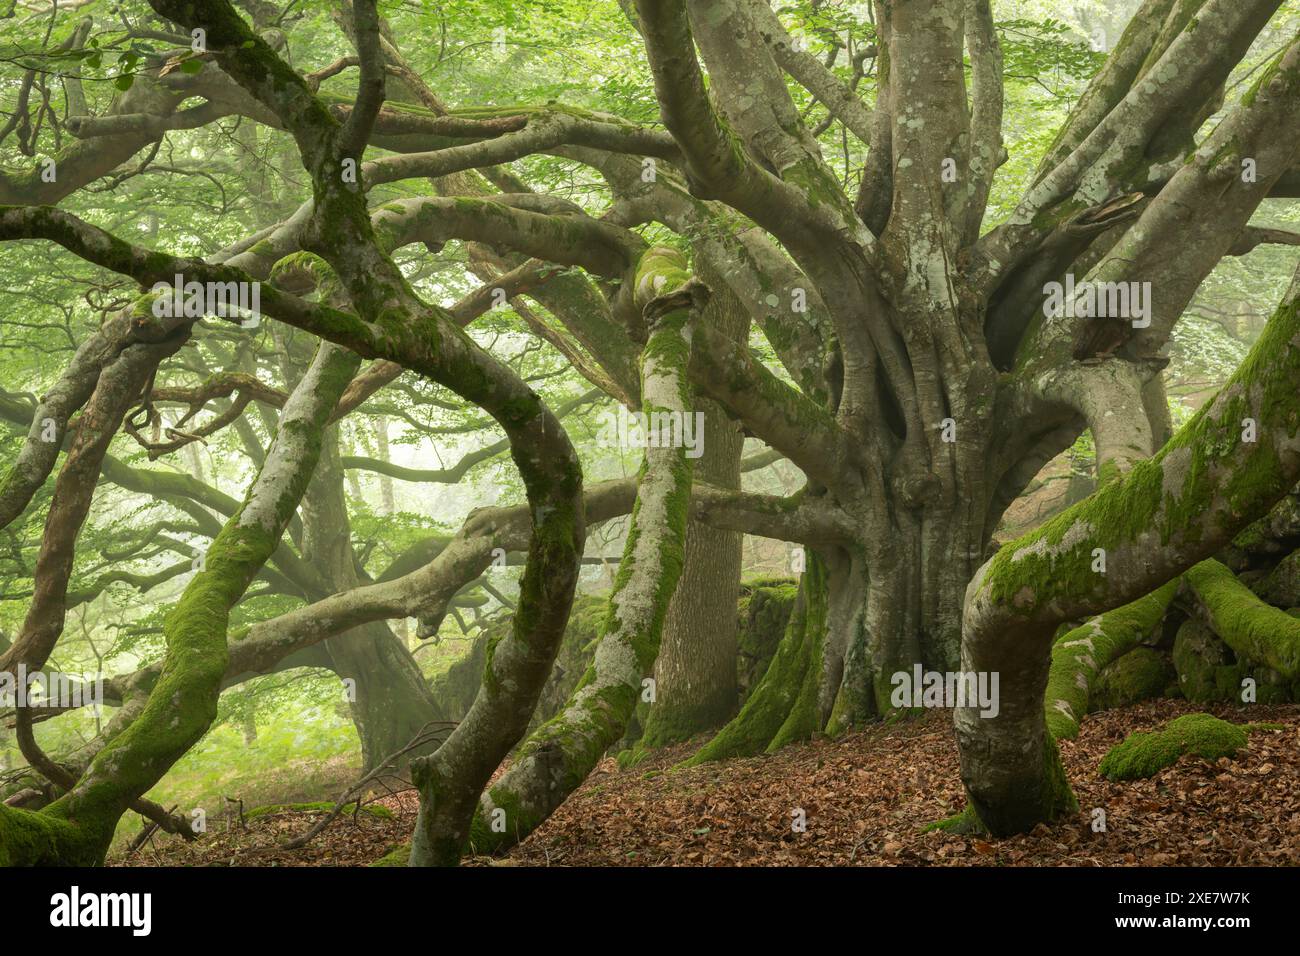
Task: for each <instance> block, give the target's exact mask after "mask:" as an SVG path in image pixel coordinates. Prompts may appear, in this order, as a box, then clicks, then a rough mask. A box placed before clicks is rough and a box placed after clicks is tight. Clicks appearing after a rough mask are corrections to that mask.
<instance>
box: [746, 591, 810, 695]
mask: <svg viewBox="0 0 1300 956" xmlns="http://www.w3.org/2000/svg"><path fill="white" fill-rule="evenodd" d="M798 594H799V586H798V584H797V583H796V582H795V581H794V579H792V578H751V579H750V580H748V581H745V582H742V584H741V586H740V603H739V605H738V607H737V611H738V613H739V614H740V629H739V631H738V632H737V633H738V637H737V644H738V651H739V654H738V656H737V660H736V685H737V687H738V688H739V690H740V700H739V703H741V704H743V703H744V702H745V701H746V700H747V699H748V698H749V694H750V692H751V691H752V690H753V689H754V686H755V685H756V684H758V682H759V681H760V680H761V679H762V677H763V675H764V674H765V673H766V672H767V665H768V664H770V663H772V656H773V655H774V654H775V653H776V648H777V645H779V644H780V643H781V636H782V635H783V634H785V626H786V623H787V622H788V621H789V620H790V613H791V612H792V611H793V610H794V602H795V598H796V597H797V596H798Z"/></svg>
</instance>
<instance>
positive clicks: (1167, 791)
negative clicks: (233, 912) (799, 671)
mask: <svg viewBox="0 0 1300 956" xmlns="http://www.w3.org/2000/svg"><path fill="white" fill-rule="evenodd" d="M1198 711H1208V712H1210V713H1214V714H1216V715H1217V716H1219V717H1222V718H1224V719H1226V720H1232V721H1235V722H1238V723H1246V722H1250V723H1265V722H1269V723H1279V724H1285V725H1286V729H1284V730H1271V731H1258V732H1254V733H1251V735H1250V743H1249V747H1248V749H1247V750H1245V751H1243V752H1241V753H1239V754H1238V755H1237V757H1236V758H1235V759H1231V760H1229V759H1226V758H1224V759H1221V760H1219V761H1217V762H1216V763H1209V762H1207V761H1204V760H1201V759H1199V758H1196V757H1194V756H1184V757H1183V758H1182V759H1181V760H1180V761H1179V762H1178V763H1177V764H1175V765H1174V766H1172V767H1168V768H1166V769H1165V770H1162V771H1161V772H1160V773H1158V774H1157V775H1156V776H1155V777H1153V778H1151V779H1149V780H1139V781H1133V782H1127V783H1112V782H1110V781H1108V780H1106V779H1105V778H1103V777H1101V776H1100V775H1099V774H1098V773H1097V764H1098V762H1099V761H1100V760H1101V758H1102V756H1103V755H1104V754H1105V753H1106V751H1107V750H1108V749H1109V748H1110V747H1112V746H1114V745H1115V744H1117V743H1119V742H1120V741H1121V740H1123V739H1124V737H1125V736H1127V735H1128V734H1130V733H1133V732H1135V731H1148V730H1155V729H1157V728H1159V727H1161V726H1163V725H1164V724H1165V723H1166V722H1168V721H1169V720H1171V719H1173V718H1174V717H1177V716H1179V715H1181V714H1185V713H1195V712H1198ZM700 743H702V740H701V741H696V742H694V743H690V744H683V745H681V746H678V747H673V748H669V749H666V750H664V751H660V752H657V753H656V754H655V755H654V756H653V757H652V758H651V759H649V760H647V761H646V762H644V763H642V764H640V765H639V766H637V767H635V768H632V769H628V770H620V769H619V768H618V766H617V764H616V763H615V761H614V760H612V759H606V760H604V761H602V763H601V764H600V766H599V767H597V769H596V771H595V772H594V773H593V774H592V775H591V777H590V778H588V780H587V781H586V782H585V783H584V784H583V786H582V787H581V788H580V789H579V790H578V792H577V793H575V794H574V795H573V796H572V797H571V798H570V799H569V800H568V801H567V802H566V803H565V804H564V805H563V806H562V807H561V808H560V809H559V810H558V811H557V812H556V813H555V815H554V816H552V817H551V819H550V820H548V821H547V822H546V823H545V824H544V825H543V826H541V827H540V828H539V829H538V830H537V831H536V832H535V833H533V834H532V835H531V836H530V837H529V838H528V839H527V840H525V841H524V842H523V843H522V844H521V845H519V846H518V847H515V848H514V849H513V850H512V851H511V852H510V853H508V854H507V855H506V856H504V857H502V858H497V859H490V858H485V857H483V858H473V859H471V860H469V861H467V862H468V863H469V864H471V865H473V864H480V865H498V866H500V865H524V866H547V865H550V866H661V865H682V866H712V865H722V866H731V865H801V866H809V865H876V866H879V865H888V866H909V865H921V866H926V865H935V866H969V865H978V866H989V865H994V866H996V865H1017V866H1053V865H1075V866H1115V865H1133V864H1140V865H1155V866H1200V865H1245V864H1252V865H1277V864H1282V865H1287V864H1290V865H1296V864H1300V706H1297V705H1287V706H1264V705H1259V704H1255V705H1251V706H1249V707H1248V708H1243V707H1235V706H1214V705H1210V706H1204V705H1192V704H1188V703H1187V702H1185V701H1181V700H1161V701H1149V702H1146V703H1143V704H1140V705H1137V706H1134V707H1128V708H1124V709H1122V710H1114V711H1105V712H1101V713H1096V714H1092V715H1090V716H1089V717H1087V718H1086V719H1085V720H1084V722H1083V725H1082V728H1081V732H1080V734H1079V737H1078V739H1077V740H1073V741H1063V742H1062V743H1061V758H1062V761H1063V763H1064V765H1065V768H1066V772H1067V773H1068V774H1069V776H1070V780H1071V782H1072V784H1073V786H1074V792H1075V795H1076V796H1077V797H1078V799H1079V807H1080V811H1079V813H1078V814H1077V815H1072V816H1070V817H1067V818H1065V819H1062V820H1060V821H1058V822H1057V823H1056V824H1055V825H1053V826H1050V827H1049V826H1044V825H1040V826H1039V827H1038V828H1037V829H1036V830H1034V831H1033V832H1032V833H1029V834H1026V835H1023V836H1018V837H1014V838H1011V839H1005V840H991V839H982V838H979V837H970V836H958V835H954V834H948V833H943V832H933V831H931V832H925V831H924V830H923V827H924V826H925V825H926V824H927V823H930V822H933V821H935V820H939V819H942V818H944V817H947V816H950V815H952V814H954V813H956V812H957V811H959V810H960V809H961V808H962V807H963V805H964V803H965V798H964V795H963V793H962V789H961V783H960V779H959V777H958V765H957V749H956V743H955V741H954V738H953V733H952V722H951V715H950V714H948V713H947V712H937V711H936V712H930V713H927V714H925V715H924V716H922V717H920V718H917V719H913V720H906V721H901V722H897V723H894V724H892V725H881V726H878V727H873V728H870V729H868V730H865V731H861V732H857V733H851V734H847V735H845V736H843V737H841V738H839V739H837V740H833V741H832V740H816V741H813V742H811V743H808V744H803V745H795V746H790V747H786V748H785V749H783V750H781V751H780V752H779V753H776V754H772V755H769V756H763V757H754V758H746V759H738V760H730V761H724V762H721V763H712V764H706V765H704V766H700V767H694V768H691V769H687V770H681V771H673V770H671V769H670V768H671V767H672V766H673V765H674V764H676V763H677V762H679V761H681V760H683V759H685V758H686V757H688V756H689V755H690V754H691V752H692V751H693V750H694V749H695V748H696V747H698V746H699V745H700ZM314 799H318V800H319V799H321V797H320V796H319V795H317V796H316V797H315V798H314ZM375 802H376V803H377V804H379V805H381V806H384V807H386V808H388V809H389V810H390V811H392V815H391V818H379V817H376V816H374V815H371V814H365V813H363V814H360V815H358V816H357V817H356V818H355V819H353V818H352V817H349V816H343V817H340V818H339V819H337V820H335V821H334V822H333V823H332V824H331V825H330V827H329V828H327V829H326V830H325V832H324V833H323V834H322V835H320V836H318V837H317V838H316V839H315V840H314V841H313V842H312V843H311V844H309V845H308V846H307V847H305V848H303V849H300V850H291V851H290V850H283V849H280V848H279V847H278V844H279V843H281V842H283V841H284V840H286V839H288V838H289V837H292V836H296V835H298V834H299V833H302V832H304V831H305V830H307V829H308V828H310V826H311V825H312V823H313V822H315V820H316V819H318V817H317V816H315V815H314V814H312V813H310V812H304V811H292V812H286V813H280V814H274V815H267V816H261V817H258V818H257V819H254V820H250V821H248V822H247V824H246V825H245V826H244V827H240V826H239V825H237V824H233V825H232V826H231V828H230V829H229V830H226V829H224V828H222V827H221V826H218V827H215V828H210V832H208V833H206V834H204V836H203V838H202V839H200V840H198V841H196V842H194V843H184V842H183V841H181V840H179V839H178V838H175V837H169V836H156V837H154V838H153V839H152V840H151V841H150V842H149V843H147V844H146V846H145V847H144V848H143V849H142V850H141V851H140V852H138V853H136V854H134V855H133V856H132V857H130V858H129V859H123V858H121V856H120V854H119V855H118V857H117V858H116V859H115V860H111V861H110V865H128V866H129V865H136V866H141V865H144V866H149V865H153V866H159V865H161V866H213V865H215V866H222V865H236V866H320V865H366V864H369V863H372V862H374V861H375V860H377V859H379V858H380V857H381V856H383V855H384V854H386V853H387V852H389V851H390V850H392V849H393V848H395V847H396V846H397V845H399V844H401V843H404V842H405V841H406V840H407V839H409V836H410V832H411V826H412V824H413V822H414V818H415V806H416V802H415V794H414V792H412V791H406V792H403V793H397V794H393V795H389V796H384V797H381V798H379V799H377V800H376V801H375ZM1098 809H1100V810H1101V811H1104V814H1105V817H1104V823H1105V828H1104V830H1100V829H1097V830H1095V829H1094V820H1097V819H1098V818H1099V817H1098V814H1097V812H1096V811H1097V810H1098ZM800 810H801V811H802V818H803V820H804V822H805V823H806V829H804V830H803V832H798V831H797V830H796V827H795V825H794V824H795V822H796V818H797V817H798V816H799V814H798V813H797V811H800Z"/></svg>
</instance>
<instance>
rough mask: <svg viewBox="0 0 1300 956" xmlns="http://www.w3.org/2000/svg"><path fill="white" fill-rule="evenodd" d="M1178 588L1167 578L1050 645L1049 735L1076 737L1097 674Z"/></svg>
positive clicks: (1152, 622)
mask: <svg viewBox="0 0 1300 956" xmlns="http://www.w3.org/2000/svg"><path fill="white" fill-rule="evenodd" d="M1177 590H1178V582H1177V581H1169V582H1168V583H1166V584H1165V585H1164V586H1163V587H1161V588H1160V589H1159V590H1157V591H1152V592H1151V593H1150V594H1148V595H1146V596H1145V597H1140V598H1138V599H1137V600H1136V601H1134V602H1133V603H1132V604H1126V605H1124V606H1123V607H1120V608H1116V609H1115V610H1113V611H1108V612H1107V613H1105V614H1099V615H1098V616H1097V617H1094V618H1093V619H1092V620H1090V621H1088V622H1087V623H1086V624H1083V625H1082V626H1081V627H1076V628H1075V629H1074V630H1072V631H1068V632H1066V633H1065V634H1062V635H1061V637H1060V638H1059V639H1058V640H1057V642H1056V643H1055V644H1054V645H1052V669H1051V671H1050V673H1049V674H1048V677H1047V695H1046V696H1047V729H1048V730H1049V731H1051V733H1052V736H1053V737H1055V738H1056V739H1057V740H1067V739H1073V738H1074V737H1076V736H1078V734H1079V721H1081V720H1082V719H1083V715H1084V714H1086V713H1087V712H1088V699H1089V697H1090V696H1091V694H1092V689H1093V685H1094V684H1095V682H1096V680H1097V675H1098V674H1100V673H1101V672H1102V670H1103V669H1104V668H1105V667H1106V665H1107V664H1109V663H1111V662H1112V661H1115V660H1118V659H1119V658H1120V657H1122V656H1123V655H1124V654H1126V653H1128V652H1129V651H1131V650H1132V649H1133V648H1135V647H1137V645H1138V643H1139V642H1140V641H1141V640H1142V639H1143V638H1145V637H1147V636H1148V635H1150V633H1151V632H1152V630H1154V628H1155V626H1156V625H1157V624H1159V623H1160V620H1161V618H1163V617H1164V614H1165V611H1166V610H1168V608H1169V602H1170V601H1172V600H1173V598H1174V593H1175V592H1176V591H1177ZM1297 623H1298V624H1300V622H1297Z"/></svg>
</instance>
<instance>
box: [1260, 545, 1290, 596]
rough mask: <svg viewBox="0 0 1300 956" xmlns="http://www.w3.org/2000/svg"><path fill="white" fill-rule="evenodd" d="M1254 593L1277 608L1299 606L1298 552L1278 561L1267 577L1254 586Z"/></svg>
mask: <svg viewBox="0 0 1300 956" xmlns="http://www.w3.org/2000/svg"><path fill="white" fill-rule="evenodd" d="M1255 593H1256V594H1258V595H1259V596H1260V597H1261V598H1262V599H1263V600H1265V601H1267V602H1268V603H1269V604H1276V605H1277V606H1278V607H1295V606H1296V605H1297V604H1300V551H1293V552H1292V553H1291V554H1289V555H1287V556H1286V557H1285V558H1283V559H1282V560H1281V561H1279V562H1278V564H1277V567H1275V568H1274V569H1273V571H1272V572H1271V573H1270V574H1269V575H1268V577H1266V578H1265V579H1264V580H1263V581H1261V582H1259V583H1258V584H1257V585H1256V586H1255Z"/></svg>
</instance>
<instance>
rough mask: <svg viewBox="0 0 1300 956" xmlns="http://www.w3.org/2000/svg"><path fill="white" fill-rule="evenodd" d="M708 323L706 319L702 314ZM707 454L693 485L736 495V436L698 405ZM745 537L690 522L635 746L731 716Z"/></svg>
mask: <svg viewBox="0 0 1300 956" xmlns="http://www.w3.org/2000/svg"><path fill="white" fill-rule="evenodd" d="M706 317H707V313H706ZM699 407H700V408H701V409H702V410H703V411H704V435H705V436H706V437H705V444H704V447H705V452H704V455H703V457H702V458H701V459H700V460H699V462H698V463H697V464H696V467H695V475H696V478H697V480H700V481H704V482H707V483H709V484H711V485H714V486H716V487H718V488H739V487H740V455H741V451H742V450H743V448H744V444H745V439H744V435H743V434H742V433H741V430H740V428H739V427H738V426H737V425H736V424H735V423H734V422H733V421H731V420H730V419H729V418H728V417H727V416H726V415H725V414H724V413H723V411H722V410H721V409H720V408H718V406H717V405H716V404H714V403H713V402H709V401H701V402H700V403H699ZM742 542H743V535H741V534H739V533H738V532H735V531H723V530H720V529H717V528H711V527H709V526H708V525H706V524H704V523H703V522H700V521H691V522H690V524H689V525H688V526H687V530H686V563H685V566H684V569H683V571H682V578H681V581H680V582H679V583H678V585H677V591H676V592H675V593H674V594H673V599H672V601H671V602H670V603H669V605H668V614H667V617H666V619H665V623H664V636H663V642H662V644H661V645H660V648H659V659H658V661H657V662H656V664H655V699H654V702H653V704H651V707H650V716H649V718H648V719H647V721H646V726H645V732H644V734H643V735H642V737H641V744H642V746H645V747H662V746H666V745H667V744H671V743H676V742H677V741H681V740H686V739H687V738H689V737H692V736H694V735H695V734H697V733H699V732H701V731H704V730H712V729H714V728H715V727H720V726H722V724H724V723H726V722H727V720H728V719H729V718H730V717H731V716H732V715H733V714H734V713H735V710H736V626H737V622H736V601H737V598H738V595H739V592H740V559H741V545H742Z"/></svg>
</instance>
